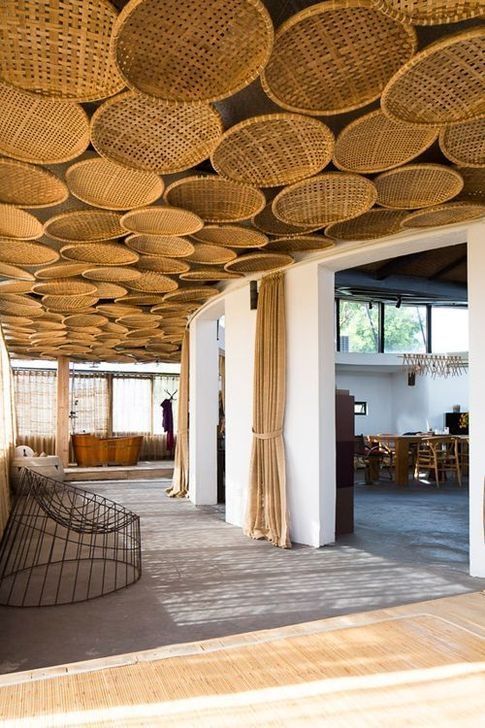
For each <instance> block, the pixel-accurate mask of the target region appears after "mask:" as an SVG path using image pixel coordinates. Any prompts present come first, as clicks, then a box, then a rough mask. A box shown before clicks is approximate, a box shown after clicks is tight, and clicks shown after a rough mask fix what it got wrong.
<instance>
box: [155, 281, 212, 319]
mask: <svg viewBox="0 0 485 728" xmlns="http://www.w3.org/2000/svg"><path fill="white" fill-rule="evenodd" d="M218 293H219V291H218V290H217V289H216V288H210V287H209V286H200V287H198V288H195V287H194V288H193V287H188V286H187V287H186V288H179V290H178V291H174V292H173V293H167V294H165V296H164V298H163V300H164V303H165V302H167V303H168V302H170V303H195V302H198V301H200V302H203V301H208V300H209V298H212V296H217V294H218ZM162 305H163V304H162ZM155 309H157V310H158V306H155V307H154V308H152V311H153V312H154V313H155ZM160 310H161V309H160Z"/></svg>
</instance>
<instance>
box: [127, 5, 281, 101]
mask: <svg viewBox="0 0 485 728" xmlns="http://www.w3.org/2000/svg"><path fill="white" fill-rule="evenodd" d="M272 44H273V25H272V23H271V19H270V16H269V14H268V12H267V10H266V8H265V6H264V5H263V3H262V2H260V1H259V0H190V2H184V3H183V4H181V3H180V2H179V1H178V0H164V2H163V3H160V2H159V0H131V1H130V2H129V3H128V5H127V6H126V7H125V8H124V9H123V10H122V11H121V13H120V15H119V18H118V20H117V22H116V25H115V29H114V32H113V49H114V56H115V59H116V63H117V65H118V69H119V72H120V73H121V75H122V77H123V79H124V80H125V82H126V84H127V85H128V86H130V88H134V89H135V90H137V91H141V92H142V93H144V94H148V95H149V96H156V97H158V98H161V99H165V100H167V101H183V102H187V101H188V102H195V101H215V100H217V99H223V98H226V97H227V96H232V94H234V93H236V91H239V90H240V89H242V88H244V86H247V85H248V84H249V83H250V82H251V81H253V80H254V79H255V78H256V77H257V76H258V75H259V73H260V71H261V69H262V68H263V67H264V65H265V64H266V63H267V61H268V59H269V56H270V53H271V48H272ZM187 59H190V60H189V62H187Z"/></svg>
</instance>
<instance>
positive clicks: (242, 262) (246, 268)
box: [224, 253, 295, 275]
mask: <svg viewBox="0 0 485 728" xmlns="http://www.w3.org/2000/svg"><path fill="white" fill-rule="evenodd" d="M294 262H295V261H294V259H293V258H292V257H291V255H287V254H286V253H249V254H248V255H240V256H238V257H237V258H236V260H232V261H231V262H230V263H226V265H225V266H224V268H225V270H228V271H230V272H235V273H245V274H248V275H250V274H251V273H262V272H266V271H271V270H279V269H280V268H286V266H288V265H292V264H293V263H294Z"/></svg>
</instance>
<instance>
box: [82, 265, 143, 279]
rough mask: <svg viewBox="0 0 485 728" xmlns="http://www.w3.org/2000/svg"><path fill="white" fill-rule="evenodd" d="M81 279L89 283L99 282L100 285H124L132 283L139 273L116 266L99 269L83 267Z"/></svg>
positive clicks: (135, 270) (132, 269) (133, 269)
mask: <svg viewBox="0 0 485 728" xmlns="http://www.w3.org/2000/svg"><path fill="white" fill-rule="evenodd" d="M82 275H83V278H87V279H88V280H90V281H101V282H102V283H117V282H119V283H125V282H126V281H134V280H135V279H136V278H139V277H140V276H141V271H139V270H137V269H136V268H120V267H118V266H116V265H113V266H108V267H106V268H105V267H103V266H100V267H99V268H91V267H86V266H85V267H84V270H83V273H82Z"/></svg>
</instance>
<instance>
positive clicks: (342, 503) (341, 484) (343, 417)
mask: <svg viewBox="0 0 485 728" xmlns="http://www.w3.org/2000/svg"><path fill="white" fill-rule="evenodd" d="M335 425H336V438H337V443H336V448H337V450H336V468H337V503H336V513H335V534H336V536H343V535H344V534H346V533H353V531H354V398H353V397H352V396H351V395H350V394H349V392H348V391H347V390H344V389H337V391H336V393H335Z"/></svg>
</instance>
